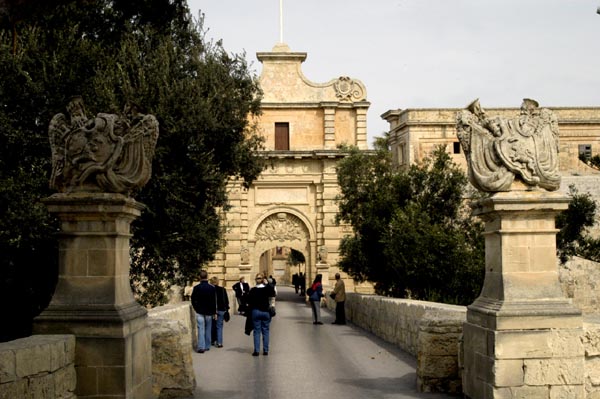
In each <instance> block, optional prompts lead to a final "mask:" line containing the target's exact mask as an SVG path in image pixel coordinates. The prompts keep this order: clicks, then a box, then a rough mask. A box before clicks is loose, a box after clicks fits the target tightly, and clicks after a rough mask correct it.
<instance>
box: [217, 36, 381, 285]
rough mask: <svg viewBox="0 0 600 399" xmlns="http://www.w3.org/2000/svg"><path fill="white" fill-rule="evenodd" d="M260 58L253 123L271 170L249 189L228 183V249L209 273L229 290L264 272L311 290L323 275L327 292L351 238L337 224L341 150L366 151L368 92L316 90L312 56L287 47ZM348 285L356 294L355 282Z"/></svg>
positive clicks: (343, 83) (332, 84) (339, 81)
mask: <svg viewBox="0 0 600 399" xmlns="http://www.w3.org/2000/svg"><path fill="white" fill-rule="evenodd" d="M257 57H258V60H259V61H260V62H261V63H262V64H263V69H262V73H261V75H260V78H259V81H260V86H261V88H262V90H263V100H262V111H263V114H262V115H261V117H260V119H258V120H256V121H255V122H256V123H257V125H258V129H259V133H260V134H262V135H263V136H264V138H265V147H266V151H264V153H263V154H262V155H263V156H264V157H266V159H267V161H268V168H267V169H266V170H265V171H264V172H263V173H262V174H261V176H260V177H259V178H258V179H257V180H256V181H255V182H254V183H253V184H252V185H251V186H250V187H249V188H248V189H244V188H243V186H242V185H241V184H240V183H238V182H236V181H231V182H230V184H229V200H230V205H231V209H230V210H228V211H227V213H226V214H225V223H226V224H225V228H226V233H225V240H226V244H225V246H224V248H223V250H222V252H220V253H218V254H217V255H216V259H215V261H214V262H212V264H211V265H210V268H209V273H210V274H212V275H221V276H222V277H223V279H224V280H225V284H226V285H227V286H230V285H231V284H233V283H234V282H235V281H237V280H238V278H239V277H240V276H245V277H246V278H247V279H248V277H249V276H252V275H254V274H255V273H257V272H259V271H261V272H266V273H267V275H272V276H273V277H274V278H275V279H276V280H277V281H278V283H279V282H282V283H290V282H291V276H292V275H293V274H294V273H299V272H302V273H304V275H305V276H306V279H307V282H311V281H312V279H313V278H314V276H315V275H316V274H317V273H321V274H322V275H323V282H324V284H325V285H328V281H329V280H330V279H333V276H334V274H335V273H336V272H338V268H337V259H338V252H339V249H338V248H339V242H340V239H341V238H342V237H343V236H344V235H345V234H350V233H351V229H350V227H349V226H345V225H338V224H337V223H336V221H335V217H336V214H337V211H338V208H337V205H336V196H337V195H338V194H339V189H338V184H337V172H336V163H337V162H338V161H339V160H340V159H341V158H342V156H343V154H342V153H341V152H340V151H339V150H338V149H337V147H338V146H339V145H341V144H347V145H355V146H357V147H358V148H359V149H365V150H366V149H367V110H368V108H369V105H370V104H369V102H368V101H367V91H366V88H365V86H364V85H363V83H362V82H361V81H359V80H356V79H353V78H349V77H344V76H342V77H339V78H336V79H332V80H330V81H329V82H326V83H322V84H318V83H313V82H311V81H310V80H308V79H307V78H306V77H305V76H304V75H303V73H302V68H301V65H302V63H303V62H304V61H305V60H306V53H302V52H292V51H291V50H290V49H289V47H288V46H287V45H286V44H283V43H279V44H277V45H275V47H274V48H273V50H272V51H271V52H260V53H258V54H257ZM292 249H293V250H296V251H298V252H300V253H302V255H303V256H304V259H305V263H304V264H303V265H300V266H294V267H292V266H290V265H288V263H287V254H288V253H289V251H291V250H292ZM347 284H348V285H349V287H348V288H349V289H352V288H353V283H352V280H351V279H350V280H347Z"/></svg>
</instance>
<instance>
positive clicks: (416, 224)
mask: <svg viewBox="0 0 600 399" xmlns="http://www.w3.org/2000/svg"><path fill="white" fill-rule="evenodd" d="M387 144H388V143H387V137H384V138H380V139H379V140H378V141H377V142H376V145H375V151H374V153H368V152H361V151H358V150H356V149H349V156H348V157H347V158H345V159H344V160H342V161H341V162H340V163H339V165H338V176H339V184H340V187H341V192H342V194H341V197H340V201H339V208H340V211H339V215H338V219H339V220H340V221H345V222H348V223H350V224H351V225H352V226H353V229H354V232H355V234H354V235H353V236H348V237H345V238H344V239H343V240H342V243H341V260H340V266H341V267H342V269H343V270H345V271H346V272H348V273H350V274H351V275H352V276H353V277H354V278H356V279H358V280H360V281H364V280H369V281H371V282H373V283H375V289H376V291H377V293H379V294H382V295H388V296H395V297H411V298H414V299H422V300H432V301H440V302H446V303H456V304H468V303H471V302H472V301H473V300H474V299H475V298H476V297H477V295H478V294H479V292H480V289H481V285H482V283H483V273H484V248H483V237H482V234H481V233H482V224H481V223H480V222H479V221H478V220H476V219H474V218H472V217H471V216H470V212H469V211H468V210H467V209H466V203H465V200H464V198H463V196H464V193H465V192H466V189H467V179H466V176H465V174H464V173H463V172H462V171H461V170H460V169H459V168H458V167H457V166H456V165H455V164H453V163H452V162H451V160H450V156H449V155H448V154H447V153H446V151H445V148H444V147H438V148H436V149H435V151H434V152H433V154H432V156H431V158H427V159H426V160H425V161H424V162H423V163H422V164H418V165H413V166H411V167H410V168H407V169H398V168H395V167H394V166H393V163H392V162H391V156H390V152H389V150H388V145H387Z"/></svg>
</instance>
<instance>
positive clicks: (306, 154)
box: [258, 150, 374, 159]
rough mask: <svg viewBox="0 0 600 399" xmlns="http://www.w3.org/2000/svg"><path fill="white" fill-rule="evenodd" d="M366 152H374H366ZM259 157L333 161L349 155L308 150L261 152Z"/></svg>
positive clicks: (329, 151) (334, 151) (341, 152)
mask: <svg viewBox="0 0 600 399" xmlns="http://www.w3.org/2000/svg"><path fill="white" fill-rule="evenodd" d="M364 152H366V153H369V152H374V151H371V150H364ZM258 155H259V156H261V157H264V158H277V159H328V158H329V159H333V158H344V157H346V156H348V153H347V152H345V151H340V150H306V151H282V150H279V151H259V152H258Z"/></svg>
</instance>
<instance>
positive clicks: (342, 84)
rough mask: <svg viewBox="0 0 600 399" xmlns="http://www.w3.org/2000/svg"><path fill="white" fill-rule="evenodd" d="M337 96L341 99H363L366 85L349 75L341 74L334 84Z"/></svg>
mask: <svg viewBox="0 0 600 399" xmlns="http://www.w3.org/2000/svg"><path fill="white" fill-rule="evenodd" d="M333 88H334V89H335V96H336V97H337V98H338V99H339V100H340V101H362V100H364V99H365V93H366V90H365V89H364V86H363V85H362V84H361V83H360V82H358V81H355V80H354V79H352V78H349V77H348V76H340V77H339V78H338V79H337V80H336V81H335V83H334V84H333Z"/></svg>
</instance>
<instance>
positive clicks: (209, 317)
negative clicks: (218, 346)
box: [192, 270, 217, 353]
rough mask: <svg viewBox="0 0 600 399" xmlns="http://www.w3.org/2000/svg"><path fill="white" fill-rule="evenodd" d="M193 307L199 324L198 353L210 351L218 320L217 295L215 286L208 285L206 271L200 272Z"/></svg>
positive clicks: (193, 295) (193, 293) (193, 294)
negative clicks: (213, 332) (214, 323)
mask: <svg viewBox="0 0 600 399" xmlns="http://www.w3.org/2000/svg"><path fill="white" fill-rule="evenodd" d="M192 307H193V308H194V311H195V312H196V322H197V323H198V349H197V352H198V353H204V352H205V351H207V350H210V343H211V332H212V322H213V320H216V318H217V295H216V289H215V287H214V286H212V285H210V284H209V283H208V273H207V272H206V270H201V271H200V284H198V285H196V286H195V287H194V290H193V291H192Z"/></svg>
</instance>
